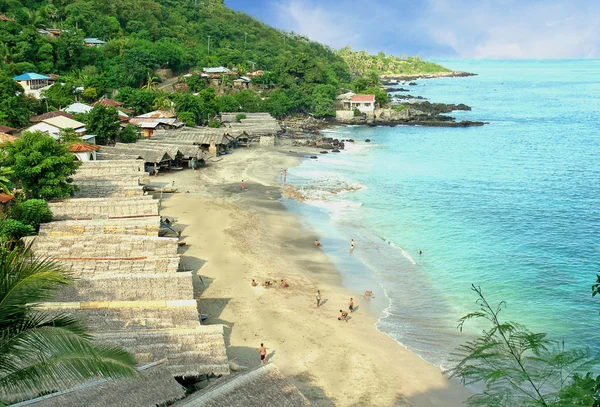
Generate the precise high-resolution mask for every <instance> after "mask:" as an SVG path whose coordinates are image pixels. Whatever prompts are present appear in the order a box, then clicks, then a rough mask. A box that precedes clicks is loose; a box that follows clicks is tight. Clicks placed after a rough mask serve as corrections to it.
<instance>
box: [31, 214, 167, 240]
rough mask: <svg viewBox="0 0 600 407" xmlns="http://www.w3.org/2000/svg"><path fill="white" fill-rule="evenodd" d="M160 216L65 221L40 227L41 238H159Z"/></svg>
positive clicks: (44, 224)
mask: <svg viewBox="0 0 600 407" xmlns="http://www.w3.org/2000/svg"><path fill="white" fill-rule="evenodd" d="M159 229H160V216H148V217H140V218H125V219H86V220H63V221H58V222H49V223H43V224H41V225H40V232H39V235H40V236H85V235H107V234H113V235H140V236H158V230H159Z"/></svg>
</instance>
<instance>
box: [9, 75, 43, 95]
mask: <svg viewBox="0 0 600 407" xmlns="http://www.w3.org/2000/svg"><path fill="white" fill-rule="evenodd" d="M13 80H14V81H17V83H18V84H19V85H21V87H22V88H23V90H24V91H25V95H26V96H29V95H33V96H34V97H36V98H39V93H37V92H35V91H37V90H40V89H42V88H45V87H46V86H49V85H50V84H49V83H48V81H49V80H50V77H49V76H46V75H40V74H39V73H33V72H27V73H24V74H22V75H18V76H15V77H13Z"/></svg>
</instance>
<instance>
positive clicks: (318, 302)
mask: <svg viewBox="0 0 600 407" xmlns="http://www.w3.org/2000/svg"><path fill="white" fill-rule="evenodd" d="M320 306H321V291H319V290H317V308H319V307H320Z"/></svg>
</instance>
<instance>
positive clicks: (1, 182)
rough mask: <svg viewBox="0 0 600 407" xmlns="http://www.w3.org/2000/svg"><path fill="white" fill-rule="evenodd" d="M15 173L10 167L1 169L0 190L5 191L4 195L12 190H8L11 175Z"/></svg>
mask: <svg viewBox="0 0 600 407" xmlns="http://www.w3.org/2000/svg"><path fill="white" fill-rule="evenodd" d="M12 173H13V170H12V168H10V167H0V189H1V190H2V191H4V193H6V194H9V193H10V190H9V189H8V186H7V184H10V182H11V181H10V179H9V178H8V176H9V175H11V174H12Z"/></svg>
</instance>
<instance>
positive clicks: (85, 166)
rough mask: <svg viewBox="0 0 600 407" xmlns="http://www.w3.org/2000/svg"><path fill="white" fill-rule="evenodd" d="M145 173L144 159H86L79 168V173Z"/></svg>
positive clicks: (110, 174)
mask: <svg viewBox="0 0 600 407" xmlns="http://www.w3.org/2000/svg"><path fill="white" fill-rule="evenodd" d="M140 172H141V173H144V161H143V160H131V161H120V160H114V161H110V160H104V161H85V162H83V163H81V166H80V167H79V168H78V169H77V174H83V173H86V174H92V175H93V174H99V175H104V176H112V175H117V174H131V173H140Z"/></svg>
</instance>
